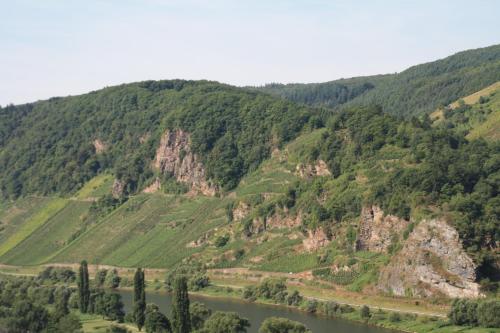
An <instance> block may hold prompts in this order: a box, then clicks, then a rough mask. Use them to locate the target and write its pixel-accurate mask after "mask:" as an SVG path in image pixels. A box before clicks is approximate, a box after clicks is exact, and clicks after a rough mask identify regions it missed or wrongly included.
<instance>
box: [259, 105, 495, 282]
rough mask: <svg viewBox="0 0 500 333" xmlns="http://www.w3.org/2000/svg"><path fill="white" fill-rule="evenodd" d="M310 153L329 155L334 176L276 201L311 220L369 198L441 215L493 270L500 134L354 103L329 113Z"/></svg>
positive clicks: (338, 214)
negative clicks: (477, 134) (488, 136)
mask: <svg viewBox="0 0 500 333" xmlns="http://www.w3.org/2000/svg"><path fill="white" fill-rule="evenodd" d="M307 154H308V157H307V158H308V159H309V160H310V161H314V160H317V159H322V160H324V161H326V163H327V164H328V166H329V169H330V170H331V172H332V176H333V177H316V178H313V179H309V180H303V181H301V182H298V183H297V184H295V185H293V186H291V187H290V190H289V191H288V193H287V194H286V195H285V196H284V197H283V198H279V199H278V201H277V202H278V203H279V205H283V206H287V207H288V209H290V211H291V212H300V213H301V214H303V215H304V214H305V216H306V218H305V220H304V224H305V225H306V226H307V227H308V228H310V229H315V228H317V227H319V226H322V227H323V228H326V229H329V228H332V227H335V224H338V223H341V222H342V221H350V220H352V219H353V218H357V217H358V216H359V212H360V211H361V208H362V207H363V206H366V205H372V204H376V205H378V206H380V207H381V208H382V209H383V210H384V212H385V213H387V214H394V215H396V216H399V217H401V218H404V219H407V220H409V219H410V217H417V218H418V217H420V218H421V217H423V216H443V215H444V216H447V217H448V218H449V220H450V221H451V223H453V225H454V226H455V227H456V228H457V230H458V231H459V233H460V235H461V238H462V239H463V241H464V245H465V247H466V248H467V250H468V251H469V253H471V254H472V255H473V256H475V258H476V260H477V261H478V263H480V264H481V265H482V266H481V269H482V270H483V273H484V276H491V275H492V271H491V270H492V267H490V265H491V264H493V263H494V262H495V260H498V258H496V257H495V256H496V255H495V251H494V249H495V248H496V244H498V242H499V241H500V232H499V231H500V222H499V221H500V210H499V209H498V207H500V201H499V193H500V192H499V191H500V181H499V179H500V144H499V143H498V142H497V141H494V142H488V141H485V140H483V139H477V140H471V141H469V140H467V139H466V138H465V133H464V132H462V131H457V130H455V129H449V128H447V127H446V125H445V124H442V125H441V126H435V127H432V126H431V123H430V120H429V119H428V118H427V117H424V118H423V119H422V120H417V119H412V120H411V121H404V120H399V119H397V118H396V117H394V116H392V115H389V114H386V113H384V112H383V111H382V109H381V108H380V107H352V108H348V109H345V110H342V111H340V112H338V113H337V114H335V115H334V116H333V117H332V118H330V119H329V121H328V123H327V126H326V129H325V131H324V132H323V133H322V135H321V139H320V141H319V142H317V145H316V147H315V148H313V149H311V150H309V151H308V152H307ZM267 206H272V205H269V204H267ZM419 214H420V215H419Z"/></svg>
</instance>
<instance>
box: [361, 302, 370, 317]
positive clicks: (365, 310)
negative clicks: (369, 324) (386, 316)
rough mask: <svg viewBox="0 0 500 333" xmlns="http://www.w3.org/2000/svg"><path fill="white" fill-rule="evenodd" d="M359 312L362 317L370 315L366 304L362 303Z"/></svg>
mask: <svg viewBox="0 0 500 333" xmlns="http://www.w3.org/2000/svg"><path fill="white" fill-rule="evenodd" d="M360 314H361V318H363V319H369V318H370V316H371V315H370V308H369V307H368V306H366V305H363V306H362V307H361V312H360Z"/></svg>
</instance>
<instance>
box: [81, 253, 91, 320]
mask: <svg viewBox="0 0 500 333" xmlns="http://www.w3.org/2000/svg"><path fill="white" fill-rule="evenodd" d="M78 298H79V307H80V311H81V312H82V313H87V310H88V307H89V300H90V288H89V271H88V267H87V262H86V261H85V260H83V261H82V262H81V264H80V269H79V273H78Z"/></svg>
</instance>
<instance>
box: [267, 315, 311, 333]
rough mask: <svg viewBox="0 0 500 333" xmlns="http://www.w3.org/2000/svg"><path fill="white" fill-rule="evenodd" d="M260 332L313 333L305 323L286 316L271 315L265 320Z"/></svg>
mask: <svg viewBox="0 0 500 333" xmlns="http://www.w3.org/2000/svg"><path fill="white" fill-rule="evenodd" d="M259 333H311V331H310V330H309V329H307V327H305V326H304V324H302V323H299V322H298V321H293V320H290V319H286V318H279V317H270V318H267V319H266V320H264V322H263V323H262V325H261V326H260V328H259Z"/></svg>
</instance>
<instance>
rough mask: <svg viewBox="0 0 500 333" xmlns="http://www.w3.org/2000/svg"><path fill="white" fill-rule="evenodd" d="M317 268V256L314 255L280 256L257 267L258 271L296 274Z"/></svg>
mask: <svg viewBox="0 0 500 333" xmlns="http://www.w3.org/2000/svg"><path fill="white" fill-rule="evenodd" d="M317 266H318V255H317V254H316V253H293V252H292V253H290V252H288V254H286V255H281V256H279V257H277V258H276V259H271V260H266V261H265V262H264V263H263V264H261V265H259V266H257V267H256V268H257V269H258V270H262V271H272V272H285V273H286V272H292V273H298V272H303V271H306V270H309V269H313V268H315V267H317Z"/></svg>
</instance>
